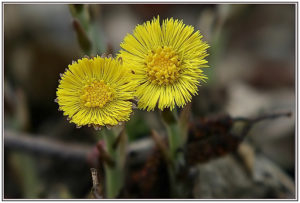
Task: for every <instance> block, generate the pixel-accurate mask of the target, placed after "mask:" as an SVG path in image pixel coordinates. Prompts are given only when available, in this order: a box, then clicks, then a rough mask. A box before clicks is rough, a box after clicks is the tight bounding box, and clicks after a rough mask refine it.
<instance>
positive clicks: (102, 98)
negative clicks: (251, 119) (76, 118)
mask: <svg viewBox="0 0 300 203" xmlns="http://www.w3.org/2000/svg"><path fill="white" fill-rule="evenodd" d="M80 99H81V102H82V103H83V105H84V106H85V107H100V108H102V107H103V106H104V105H105V104H106V103H107V102H109V101H111V99H112V89H111V88H110V87H109V85H107V84H105V83H104V81H103V80H100V81H98V80H95V81H92V82H91V83H90V84H89V85H85V86H84V88H83V89H82V93H81V96H80Z"/></svg>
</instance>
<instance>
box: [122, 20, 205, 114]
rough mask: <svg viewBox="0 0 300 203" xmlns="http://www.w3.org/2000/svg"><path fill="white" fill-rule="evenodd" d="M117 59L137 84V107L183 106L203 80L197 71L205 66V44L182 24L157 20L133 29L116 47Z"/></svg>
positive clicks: (171, 107) (201, 74)
mask: <svg viewBox="0 0 300 203" xmlns="http://www.w3.org/2000/svg"><path fill="white" fill-rule="evenodd" d="M120 46H121V47H122V50H121V51H120V53H119V55H118V57H121V58H122V59H123V61H124V63H125V64H126V66H128V67H130V68H131V70H132V73H134V78H133V79H134V80H135V81H136V82H137V83H138V86H137V89H136V96H137V98H138V108H140V109H147V110H148V111H150V110H153V109H154V108H155V107H156V105H157V106H158V108H159V109H161V110H163V109H164V108H170V109H171V110H172V109H173V108H174V107H175V105H177V106H180V107H182V106H184V105H185V104H186V103H187V102H190V101H191V98H192V95H195V94H197V90H198V86H199V85H200V81H205V79H207V77H206V76H205V75H203V73H202V72H203V71H202V70H201V69H200V68H204V67H208V65H207V61H206V60H205V57H206V56H208V54H207V52H206V49H207V48H208V47H209V45H208V44H207V43H205V42H203V41H202V35H201V34H200V32H199V31H196V32H194V28H193V27H192V26H187V25H185V24H183V22H182V21H179V20H174V19H173V18H171V19H166V20H164V21H163V22H162V25H160V22H159V17H158V18H157V19H155V18H154V19H153V20H152V21H151V22H150V21H147V22H146V23H144V24H143V25H138V26H136V28H135V30H134V32H133V34H132V35H131V34H128V35H127V36H126V37H125V38H124V41H123V42H122V43H121V45H120Z"/></svg>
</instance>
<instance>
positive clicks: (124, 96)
mask: <svg viewBox="0 0 300 203" xmlns="http://www.w3.org/2000/svg"><path fill="white" fill-rule="evenodd" d="M133 90H134V85H133V82H132V81H131V74H130V73H129V71H128V69H127V68H125V67H124V66H123V65H122V64H121V63H120V62H119V61H117V60H116V59H112V58H101V57H99V56H97V57H95V58H92V59H88V58H83V59H80V60H78V62H74V63H73V64H72V65H69V68H68V69H66V71H65V73H64V74H62V76H61V80H60V83H59V86H58V88H57V92H56V94H57V102H58V104H59V108H60V110H62V111H64V115H65V116H68V117H69V119H70V122H73V123H75V124H76V125H77V126H83V125H93V126H94V127H95V128H99V127H101V126H104V125H107V126H113V125H117V124H119V123H120V122H123V121H127V120H129V116H130V114H131V112H132V103H131V102H130V101H129V100H131V99H133V96H134V93H133Z"/></svg>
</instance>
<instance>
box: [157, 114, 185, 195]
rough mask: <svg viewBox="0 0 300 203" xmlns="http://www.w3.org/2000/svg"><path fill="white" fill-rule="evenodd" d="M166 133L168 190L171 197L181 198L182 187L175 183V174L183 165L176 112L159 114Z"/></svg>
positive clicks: (181, 143) (181, 138) (181, 141)
mask: <svg viewBox="0 0 300 203" xmlns="http://www.w3.org/2000/svg"><path fill="white" fill-rule="evenodd" d="M161 116H162V118H163V120H164V123H165V126H166V129H167V133H168V141H169V150H170V154H171V159H172V164H171V165H169V166H168V172H169V178H170V187H171V188H170V189H171V195H172V197H181V196H182V195H181V193H182V191H181V190H182V187H181V184H180V183H179V182H178V181H177V179H176V177H177V174H178V173H179V172H180V171H179V170H180V166H182V165H183V164H184V155H183V152H182V150H181V149H182V147H183V143H184V142H183V137H182V134H181V133H182V130H181V129H180V125H179V123H178V119H177V117H178V116H177V112H176V111H170V110H164V111H162V114H161Z"/></svg>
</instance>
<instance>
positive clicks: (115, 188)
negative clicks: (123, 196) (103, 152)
mask: <svg viewBox="0 0 300 203" xmlns="http://www.w3.org/2000/svg"><path fill="white" fill-rule="evenodd" d="M101 132H102V135H103V139H104V140H105V143H106V149H107V152H108V154H109V155H110V156H111V158H112V159H113V160H114V163H115V164H114V166H109V165H108V164H106V163H105V164H104V170H105V185H106V187H105V191H106V198H109V199H111V198H116V197H117V195H118V194H119V192H120V189H121V187H122V183H123V176H122V174H123V173H122V169H121V167H120V166H119V161H118V149H113V143H114V141H115V140H116V137H117V135H116V133H114V131H112V130H106V129H103V130H102V131H101Z"/></svg>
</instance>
